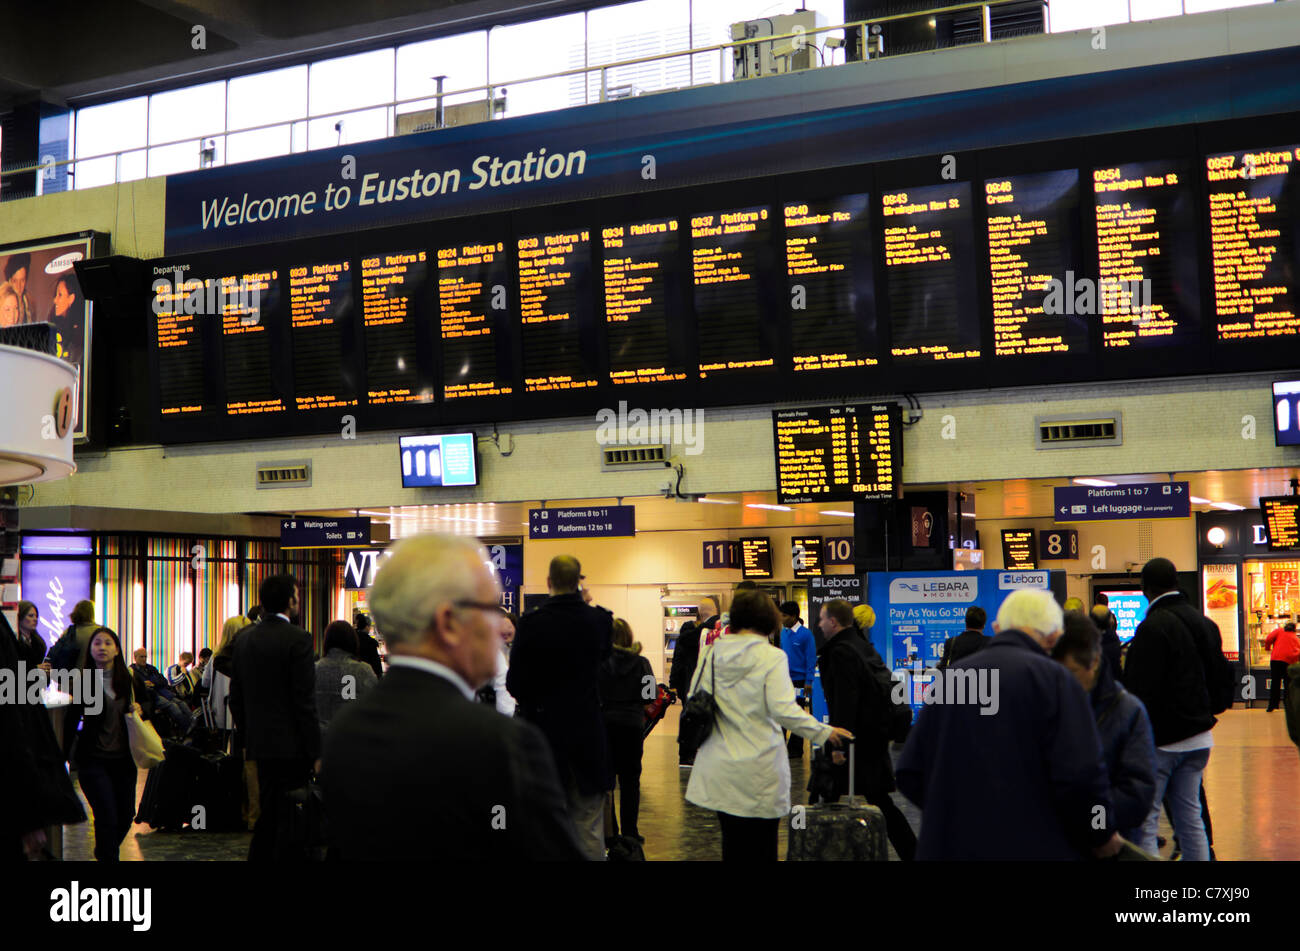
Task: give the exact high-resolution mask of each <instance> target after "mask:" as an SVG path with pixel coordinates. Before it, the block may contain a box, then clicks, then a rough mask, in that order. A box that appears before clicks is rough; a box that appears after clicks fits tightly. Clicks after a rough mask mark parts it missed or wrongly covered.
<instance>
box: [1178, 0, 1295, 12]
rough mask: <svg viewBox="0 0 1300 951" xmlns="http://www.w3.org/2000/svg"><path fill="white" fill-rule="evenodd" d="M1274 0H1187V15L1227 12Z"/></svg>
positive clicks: (1273, 0)
mask: <svg viewBox="0 0 1300 951" xmlns="http://www.w3.org/2000/svg"><path fill="white" fill-rule="evenodd" d="M1273 2H1275V0H1187V12H1188V13H1205V12H1207V11H1209V10H1227V9H1229V8H1230V7H1255V6H1259V5H1260V4H1261V3H1273Z"/></svg>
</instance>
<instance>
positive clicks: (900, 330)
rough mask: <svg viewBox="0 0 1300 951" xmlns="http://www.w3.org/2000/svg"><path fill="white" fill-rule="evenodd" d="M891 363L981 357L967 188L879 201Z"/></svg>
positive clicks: (958, 185)
mask: <svg viewBox="0 0 1300 951" xmlns="http://www.w3.org/2000/svg"><path fill="white" fill-rule="evenodd" d="M881 213H882V214H883V215H884V220H885V273H886V276H887V281H888V287H889V326H890V330H891V333H892V339H891V341H890V352H891V354H892V355H893V357H894V362H895V363H899V364H908V363H933V362H935V361H940V360H945V361H946V360H969V359H975V358H977V357H979V355H980V328H979V308H978V306H977V305H976V299H975V247H974V245H975V241H974V237H973V234H972V225H971V221H972V219H971V201H970V183H969V182H953V183H951V184H947V185H927V186H924V187H922V188H911V189H908V190H907V191H891V192H886V193H885V194H884V195H882V196H881Z"/></svg>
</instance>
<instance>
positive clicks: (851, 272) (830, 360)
mask: <svg viewBox="0 0 1300 951" xmlns="http://www.w3.org/2000/svg"><path fill="white" fill-rule="evenodd" d="M869 208H870V199H869V198H868V196H867V195H846V196H845V197H843V198H837V199H834V200H831V201H816V202H791V203H788V204H786V206H785V209H784V212H785V218H784V223H785V265H786V275H787V278H788V290H789V295H790V310H789V313H790V336H791V340H792V342H793V348H794V349H793V353H792V357H793V360H794V369H795V370H796V371H799V370H837V369H842V368H846V367H873V366H876V365H877V364H878V363H880V355H879V351H878V347H877V342H876V300H875V282H874V281H873V280H872V270H871V269H872V260H873V257H872V251H871V229H870V227H869V225H870V222H869V221H868V210H869Z"/></svg>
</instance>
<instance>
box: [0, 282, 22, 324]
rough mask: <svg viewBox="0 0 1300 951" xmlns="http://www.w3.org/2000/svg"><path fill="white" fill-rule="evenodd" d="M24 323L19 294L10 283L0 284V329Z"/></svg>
mask: <svg viewBox="0 0 1300 951" xmlns="http://www.w3.org/2000/svg"><path fill="white" fill-rule="evenodd" d="M22 322H23V315H22V305H21V303H20V302H19V300H18V292H17V291H16V290H14V286H13V285H12V284H10V283H9V282H8V281H5V282H4V283H3V284H0V327H13V326H16V325H17V324H21V323H22Z"/></svg>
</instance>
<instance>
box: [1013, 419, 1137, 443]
mask: <svg viewBox="0 0 1300 951" xmlns="http://www.w3.org/2000/svg"><path fill="white" fill-rule="evenodd" d="M1123 442H1124V428H1123V426H1122V425H1121V417H1120V414H1119V413H1113V414H1104V415H1100V416H1083V417H1078V416H1076V417H1068V416H1054V417H1047V416H1038V417H1035V419H1034V448H1035V449H1079V448H1081V447H1084V446H1119V445H1122V444H1123Z"/></svg>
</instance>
